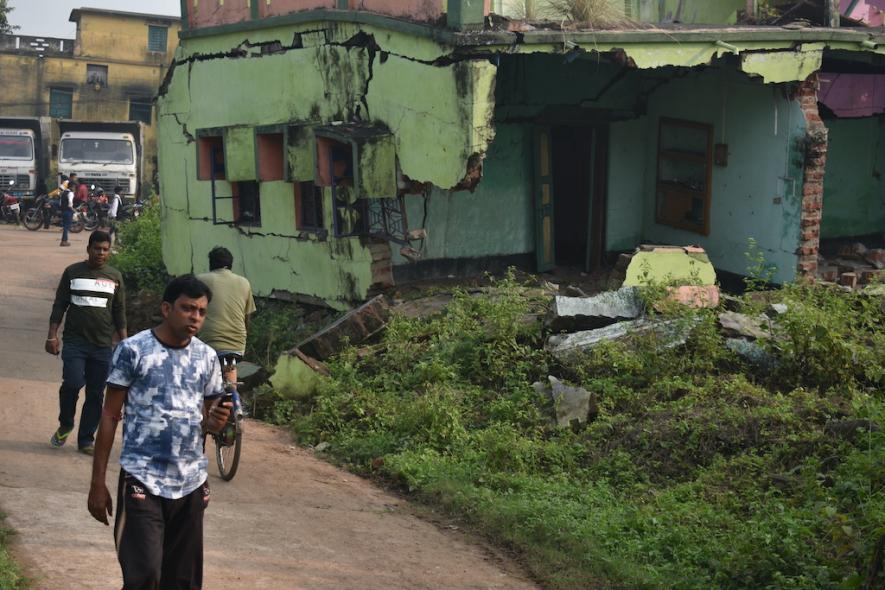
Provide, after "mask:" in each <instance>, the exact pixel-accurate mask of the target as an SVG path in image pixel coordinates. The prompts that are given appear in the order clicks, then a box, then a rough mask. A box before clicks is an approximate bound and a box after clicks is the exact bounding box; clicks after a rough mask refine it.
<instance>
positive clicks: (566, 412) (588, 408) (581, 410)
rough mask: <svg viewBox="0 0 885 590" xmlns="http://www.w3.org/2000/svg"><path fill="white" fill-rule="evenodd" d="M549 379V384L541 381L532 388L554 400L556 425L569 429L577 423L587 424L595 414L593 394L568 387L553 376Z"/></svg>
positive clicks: (578, 388) (579, 388)
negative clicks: (592, 414)
mask: <svg viewBox="0 0 885 590" xmlns="http://www.w3.org/2000/svg"><path fill="white" fill-rule="evenodd" d="M547 379H548V381H549V383H544V382H542V381H539V382H537V383H534V384H533V385H532V387H534V388H535V391H537V392H538V393H539V394H541V395H545V396H547V397H549V398H550V399H551V400H553V407H554V408H555V412H556V417H555V421H556V425H557V426H561V427H563V428H568V427H570V426H571V425H572V423H575V422H577V423H578V424H586V423H587V421H588V420H589V419H590V416H591V413H595V409H596V408H595V406H596V403H595V400H594V396H593V394H592V393H590V392H589V391H587V390H586V389H584V388H582V387H571V386H569V385H566V384H564V383H563V382H562V381H560V380H559V379H557V378H556V377H553V376H552V375H551V376H548V377H547Z"/></svg>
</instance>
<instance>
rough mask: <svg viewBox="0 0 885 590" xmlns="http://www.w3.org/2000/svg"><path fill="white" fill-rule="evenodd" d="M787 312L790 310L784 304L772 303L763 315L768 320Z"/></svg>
mask: <svg viewBox="0 0 885 590" xmlns="http://www.w3.org/2000/svg"><path fill="white" fill-rule="evenodd" d="M789 310H790V308H789V306H788V305H787V304H786V303H772V304H771V305H769V306H768V309H766V310H765V315H767V316H768V317H770V318H776V317H778V316H781V315H784V314H785V313H787V312H788V311H789Z"/></svg>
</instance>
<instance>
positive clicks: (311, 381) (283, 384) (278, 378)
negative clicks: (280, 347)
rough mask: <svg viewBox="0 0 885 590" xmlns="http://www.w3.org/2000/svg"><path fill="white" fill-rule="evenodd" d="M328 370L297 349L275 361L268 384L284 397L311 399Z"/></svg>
mask: <svg viewBox="0 0 885 590" xmlns="http://www.w3.org/2000/svg"><path fill="white" fill-rule="evenodd" d="M328 376H329V369H328V368H327V367H326V366H325V365H324V364H323V363H321V362H319V361H317V360H316V359H314V358H311V357H309V356H307V355H306V354H304V353H303V352H301V351H300V350H298V349H297V348H295V349H292V350H290V351H289V352H284V353H283V354H281V355H280V358H279V359H277V364H276V368H275V369H274V374H273V376H272V377H271V378H270V383H271V385H272V386H273V388H274V390H275V391H277V392H279V393H280V394H282V395H283V396H284V397H287V398H293V399H306V398H309V397H312V396H313V395H314V394H315V393H316V392H317V388H318V387H319V386H320V383H321V382H322V380H323V379H324V378H326V377H328Z"/></svg>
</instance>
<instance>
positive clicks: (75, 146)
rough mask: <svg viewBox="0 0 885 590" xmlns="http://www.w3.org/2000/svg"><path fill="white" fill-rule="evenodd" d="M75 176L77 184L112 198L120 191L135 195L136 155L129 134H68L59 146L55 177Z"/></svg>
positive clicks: (136, 179) (83, 132)
mask: <svg viewBox="0 0 885 590" xmlns="http://www.w3.org/2000/svg"><path fill="white" fill-rule="evenodd" d="M71 172H76V173H77V177H78V181H79V182H81V183H85V184H86V185H93V184H94V185H95V186H96V187H99V186H100V187H101V188H103V189H104V190H105V192H106V193H108V194H111V193H112V192H113V191H114V187H116V186H120V187H122V188H123V194H124V195H125V196H131V197H134V196H135V195H136V194H137V191H138V174H139V169H138V151H137V149H136V143H135V137H134V136H133V135H132V134H131V133H111V132H98V131H69V132H66V133H64V134H62V136H61V140H60V141H59V146H58V173H59V174H64V175H68V176H69V175H70V174H71Z"/></svg>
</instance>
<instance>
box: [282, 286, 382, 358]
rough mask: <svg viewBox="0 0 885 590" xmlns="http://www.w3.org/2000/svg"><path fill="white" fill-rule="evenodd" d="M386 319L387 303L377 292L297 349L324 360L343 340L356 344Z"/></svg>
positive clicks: (339, 346)
mask: <svg viewBox="0 0 885 590" xmlns="http://www.w3.org/2000/svg"><path fill="white" fill-rule="evenodd" d="M389 319H390V306H389V305H388V304H387V301H386V300H385V299H384V296H383V295H378V296H377V297H375V298H374V299H371V300H369V301H368V302H366V303H365V304H363V305H361V306H360V307H358V308H356V309H353V310H351V311H349V312H348V313H347V314H345V315H344V316H343V317H341V318H339V319H338V320H336V321H335V322H333V323H332V324H330V325H329V326H326V327H325V328H323V329H322V330H320V331H319V332H317V333H316V334H314V335H313V336H311V337H310V338H308V339H307V340H305V341H304V342H302V343H301V344H299V345H298V346H297V348H298V349H300V350H301V351H302V352H304V353H305V354H307V355H308V356H311V357H313V358H316V359H320V360H326V359H327V358H329V357H331V356H332V355H334V354H336V353H338V352H340V351H341V349H342V348H343V347H344V345H345V343H349V344H359V343H361V342H364V341H366V340H368V339H369V338H371V337H372V336H374V335H376V334H378V333H379V332H380V331H381V330H383V329H384V328H385V327H386V326H387V321H388V320H389Z"/></svg>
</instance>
